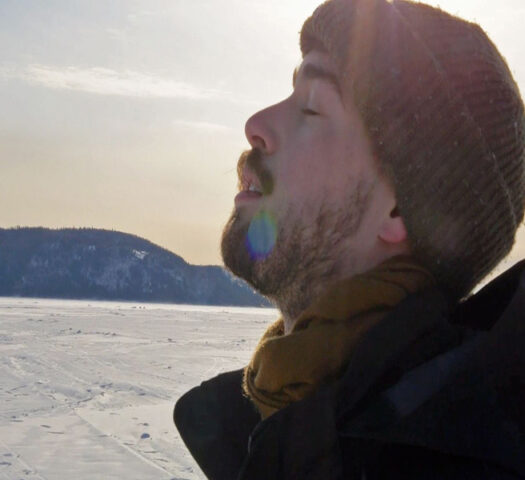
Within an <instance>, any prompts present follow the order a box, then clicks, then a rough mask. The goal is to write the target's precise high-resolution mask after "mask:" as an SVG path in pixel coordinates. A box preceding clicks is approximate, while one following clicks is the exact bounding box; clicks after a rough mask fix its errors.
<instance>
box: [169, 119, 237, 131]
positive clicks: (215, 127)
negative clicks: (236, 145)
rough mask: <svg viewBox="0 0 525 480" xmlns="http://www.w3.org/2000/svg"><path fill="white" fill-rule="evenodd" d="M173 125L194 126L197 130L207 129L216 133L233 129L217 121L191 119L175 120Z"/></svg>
mask: <svg viewBox="0 0 525 480" xmlns="http://www.w3.org/2000/svg"><path fill="white" fill-rule="evenodd" d="M173 125H174V126H176V127H187V128H196V129H199V130H208V131H211V132H216V133H227V132H231V131H232V130H233V129H232V128H231V127H227V126H226V125H221V124H219V123H211V122H194V121H191V120H175V121H174V122H173Z"/></svg>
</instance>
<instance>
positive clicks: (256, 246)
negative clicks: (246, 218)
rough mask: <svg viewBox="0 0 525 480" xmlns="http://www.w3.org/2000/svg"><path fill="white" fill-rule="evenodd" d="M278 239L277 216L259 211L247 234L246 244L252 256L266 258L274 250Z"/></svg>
mask: <svg viewBox="0 0 525 480" xmlns="http://www.w3.org/2000/svg"><path fill="white" fill-rule="evenodd" d="M276 239H277V222H276V221H275V218H274V217H273V216H272V215H271V214H270V213H268V212H266V211H262V212H259V213H257V214H256V215H255V216H254V217H253V219H252V221H251V222H250V227H249V228H248V234H247V236H246V246H247V248H248V251H249V252H250V256H251V257H252V258H254V259H257V260H259V259H263V258H266V257H267V256H268V255H269V254H270V253H271V251H272V250H273V247H274V246H275V241H276Z"/></svg>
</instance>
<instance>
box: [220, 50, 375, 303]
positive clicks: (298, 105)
mask: <svg viewBox="0 0 525 480" xmlns="http://www.w3.org/2000/svg"><path fill="white" fill-rule="evenodd" d="M338 90H339V88H338V84H337V78H336V76H335V67H334V66H333V64H332V62H331V60H330V59H329V57H328V55H327V54H325V53H321V52H318V51H312V52H310V53H308V54H307V55H306V56H305V57H304V60H303V62H302V63H301V65H300V67H299V69H298V70H297V71H296V74H295V76H294V90H293V93H292V94H291V96H290V97H288V98H287V99H285V100H284V101H282V102H280V103H278V104H276V105H273V106H271V107H268V108H266V109H265V110H262V111H260V112H258V113H256V114H255V115H253V116H252V117H251V118H250V119H249V120H248V121H247V123H246V137H247V139H248V141H249V142H250V145H251V146H252V151H251V152H246V153H245V154H244V155H243V156H242V157H241V159H240V161H239V168H238V170H239V177H240V193H239V194H238V195H237V197H236V198H235V208H234V211H233V213H232V216H231V218H230V220H229V221H228V223H227V225H226V227H225V229H224V233H223V239H222V254H223V259H224V263H225V265H226V266H227V267H228V268H229V269H230V270H231V271H232V272H233V273H234V274H236V275H237V276H240V277H242V278H244V279H245V280H247V281H248V282H249V283H251V284H252V285H253V286H254V287H255V288H256V289H258V290H259V291H260V292H261V293H263V294H265V295H268V296H270V297H272V296H277V295H278V294H279V292H280V291H282V290H284V289H290V288H292V287H293V286H294V284H295V285H296V287H297V288H299V289H301V288H303V287H304V286H305V285H306V284H307V283H308V282H311V281H319V280H320V279H323V278H333V276H334V274H337V272H338V270H339V269H341V268H342V264H343V263H344V265H345V272H346V270H347V269H348V265H349V263H350V264H352V263H353V264H355V268H356V269H358V268H359V267H358V265H359V262H360V257H362V256H363V255H366V248H367V245H366V242H367V241H368V240H369V237H370V231H371V229H373V228H374V224H373V221H372V222H371V221H366V218H367V215H368V216H369V215H370V214H371V210H373V208H371V203H373V198H374V192H375V190H376V184H377V182H378V178H379V177H378V172H377V170H376V167H375V164H374V159H373V156H372V153H371V150H370V147H369V143H368V139H367V137H366V133H365V131H364V128H363V125H362V123H361V121H360V118H359V116H358V113H357V111H356V110H355V107H354V106H353V105H349V104H348V102H345V103H344V104H343V100H342V98H341V95H340V93H339V91H338ZM254 189H255V191H253V190H254ZM363 228H364V230H365V231H364V232H362V230H363ZM356 273H357V272H356ZM346 274H347V275H351V274H352V272H351V271H350V272H346ZM301 285H303V287H302V286H301Z"/></svg>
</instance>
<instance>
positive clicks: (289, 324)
mask: <svg viewBox="0 0 525 480" xmlns="http://www.w3.org/2000/svg"><path fill="white" fill-rule="evenodd" d="M334 280H335V278H334V279H328V278H325V279H324V281H323V282H322V283H317V282H316V283H315V284H313V283H310V284H309V285H306V282H305V284H303V285H301V286H299V285H298V286H295V288H290V289H287V290H286V291H283V292H280V294H279V297H278V298H274V299H272V300H273V301H274V303H275V304H276V306H277V308H278V309H279V310H280V312H281V315H282V318H283V321H284V334H285V335H288V334H289V333H290V332H291V331H292V329H293V327H294V326H295V323H296V321H297V319H298V318H299V316H300V315H301V313H302V312H303V311H304V310H306V308H308V306H309V305H310V303H311V302H312V301H313V300H314V299H315V298H317V297H318V296H320V295H321V294H322V293H323V291H325V290H326V288H327V286H328V285H329V284H330V283H331V281H334Z"/></svg>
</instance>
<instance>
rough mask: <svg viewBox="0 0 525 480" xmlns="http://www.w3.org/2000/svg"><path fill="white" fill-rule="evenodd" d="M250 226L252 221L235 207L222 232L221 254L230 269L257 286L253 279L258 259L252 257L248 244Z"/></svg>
mask: <svg viewBox="0 0 525 480" xmlns="http://www.w3.org/2000/svg"><path fill="white" fill-rule="evenodd" d="M249 227H250V221H249V220H247V219H244V218H243V215H241V213H240V212H239V210H238V209H235V210H234V211H233V213H232V215H231V217H230V219H229V220H228V222H227V223H226V225H225V226H224V230H223V232H222V239H221V254H222V260H223V262H224V265H225V266H226V268H228V270H230V271H231V272H232V273H233V274H234V275H235V276H237V277H240V278H242V279H244V280H246V281H247V282H248V283H250V284H251V285H252V286H253V287H255V288H257V287H256V285H254V281H253V270H254V266H255V262H256V259H255V258H252V256H251V255H250V252H249V251H248V248H247V246H246V238H247V234H248V229H249Z"/></svg>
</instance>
